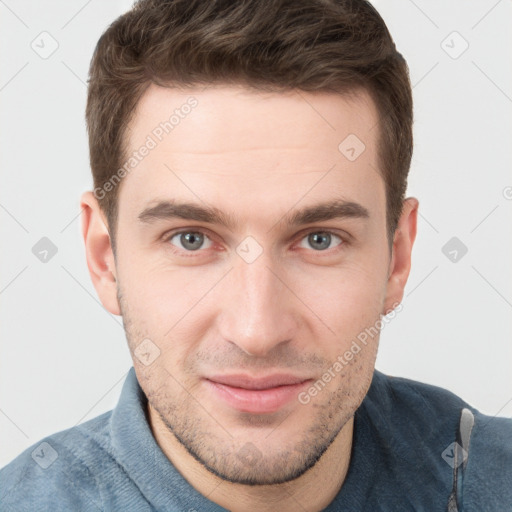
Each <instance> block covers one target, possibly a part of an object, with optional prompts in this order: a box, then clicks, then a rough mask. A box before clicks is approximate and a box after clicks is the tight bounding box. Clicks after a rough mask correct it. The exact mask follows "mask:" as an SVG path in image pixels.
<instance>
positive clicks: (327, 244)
mask: <svg viewBox="0 0 512 512" xmlns="http://www.w3.org/2000/svg"><path fill="white" fill-rule="evenodd" d="M333 242H335V245H340V244H342V243H343V240H342V239H341V238H340V237H339V236H338V235H335V234H334V233H329V232H328V231H315V232H312V233H309V234H308V235H307V236H305V237H304V238H303V239H302V240H301V242H300V244H299V247H303V248H305V249H311V248H312V249H314V250H315V251H325V250H326V249H332V247H334V245H331V244H332V243H333Z"/></svg>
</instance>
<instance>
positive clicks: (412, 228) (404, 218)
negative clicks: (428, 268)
mask: <svg viewBox="0 0 512 512" xmlns="http://www.w3.org/2000/svg"><path fill="white" fill-rule="evenodd" d="M418 206H419V203H418V200H417V199H415V198H414V197H409V198H407V199H406V200H405V201H404V204H403V210H402V215H401V216H400V219H399V221H398V225H397V228H396V230H395V236H394V240H393V249H392V254H391V262H390V265H389V274H388V282H387V288H386V299H385V301H384V309H383V311H382V314H383V315H386V314H387V313H389V312H391V311H392V310H393V309H394V308H395V307H396V306H397V305H398V304H399V303H400V302H401V301H402V298H403V295H404V289H405V285H406V283H407V278H408V277H409V272H410V270H411V253H412V247H413V244H414V240H415V239H416V228H417V217H418Z"/></svg>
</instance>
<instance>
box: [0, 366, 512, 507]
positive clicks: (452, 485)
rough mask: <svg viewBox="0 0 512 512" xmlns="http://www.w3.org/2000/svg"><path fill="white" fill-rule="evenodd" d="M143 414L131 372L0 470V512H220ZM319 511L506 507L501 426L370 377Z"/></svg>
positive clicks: (429, 390) (511, 433)
mask: <svg viewBox="0 0 512 512" xmlns="http://www.w3.org/2000/svg"><path fill="white" fill-rule="evenodd" d="M146 411H147V398H146V396H145V395H144V392H143V391H142V389H141V388H140V386H139V384H138V382H137V378H136V375H135V371H134V369H133V368H131V369H130V371H129V373H128V376H127V377H126V380H125V383H124V386H123V390H122V393H121V396H120V399H119V402H118V404H117V406H116V407H115V409H114V410H113V411H110V412H108V413H105V414H102V415H101V416H98V417H97V418H94V419H92V420H90V421H87V422H86V423H83V424H81V425H78V426H76V427H73V428H70V429H68V430H65V431H62V432H59V433H57V434H53V435H51V436H49V437H47V438H45V439H43V440H42V441H41V442H39V443H36V444H35V445H33V446H31V447H30V448H28V449H27V450H25V451H24V452H23V453H22V454H21V455H19V456H18V457H17V458H16V459H14V460H13V461H12V462H11V463H10V464H8V465H7V466H5V467H4V468H3V469H2V470H1V471H0V510H2V511H16V512H17V511H30V512H32V511H35V510H51V511H56V512H59V511H66V512H69V511H123V512H124V511H130V512H131V511H141V512H142V511H148V512H149V511H155V510H158V511H180V512H193V511H197V512H214V511H215V512H218V511H223V510H225V509H224V508H222V507H220V506H219V505H217V504H215V503H213V502H212V501H210V500H209V499H207V498H206V497H204V496H203V495H201V494H200V493H199V492H198V491H196V490H195V489H194V488H193V487H192V486H191V485H190V484H189V483H188V482H187V481H186V480H185V479H184V478H183V477H182V476H181V474H180V473H179V472H178V471H177V470H176V468H175V467H174V466H173V465H172V463H171V462H170V461H169V460H168V459H167V457H166V456H165V455H164V453H163V452H162V450H161V449H160V448H159V446H158V445H157V443H156V441H155V439H154V437H153V435H152V432H151V429H150V426H149V423H148V418H147V412H146ZM325 510H326V511H328V512H334V511H351V512H359V511H372V512H373V511H388V510H389V511H393V512H400V511H408V512H409V511H428V512H432V511H449V512H482V511H500V512H502V511H505V510H512V420H511V419H506V418H497V417H490V416H486V415H483V414H481V413H480V412H478V411H477V410H476V409H474V408H472V407H470V406H469V405H468V404H467V403H465V402H464V401H463V400H462V399H460V398H459V397H457V396H456V395H454V394H453V393H450V392H449V391H447V390H444V389H441V388H438V387H435V386H431V385H427V384H423V383H420V382H416V381H413V380H409V379H403V378H398V377H390V376H387V375H385V374H383V373H381V372H379V371H377V370H375V372H374V375H373V380H372V384H371V386H370V389H369V391H368V393H367V395H366V397H365V399H364V400H363V402H362V404H361V406H360V407H359V408H358V409H357V411H356V413H355V422H354V439H353V446H352V454H351V460H350V466H349V470H348V473H347V476H346V479H345V481H344V483H343V486H342V487H341V489H340V491H339V493H338V495H337V496H336V498H335V499H334V500H333V502H332V503H331V504H330V505H329V506H328V507H327V508H326V509H325Z"/></svg>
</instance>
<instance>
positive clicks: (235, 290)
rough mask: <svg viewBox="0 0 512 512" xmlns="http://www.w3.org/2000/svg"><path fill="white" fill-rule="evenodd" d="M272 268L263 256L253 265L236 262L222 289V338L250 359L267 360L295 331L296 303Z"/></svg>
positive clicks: (275, 270) (220, 327)
mask: <svg viewBox="0 0 512 512" xmlns="http://www.w3.org/2000/svg"><path fill="white" fill-rule="evenodd" d="M275 267H276V266H275V265H273V264H272V261H271V258H270V257H268V256H266V255H265V254H262V255H261V256H260V257H259V258H258V259H257V260H256V261H254V262H252V263H247V262H245V261H244V260H243V259H241V258H239V259H238V260H237V261H235V264H234V269H233V271H232V272H230V274H229V277H228V279H226V281H225V282H224V285H223V288H224V289H223V293H222V295H221V297H222V299H221V311H220V313H219V316H218V317H217V319H218V327H219V329H220V333H221V336H222V337H223V339H224V340H227V341H229V342H231V343H234V344H235V345H237V346H238V347H239V348H240V349H242V350H243V351H244V352H245V353H246V354H248V355H251V356H256V357H265V356H268V355H269V353H270V352H271V351H272V350H273V349H274V348H275V347H277V346H278V345H281V344H284V343H287V342H289V341H290V340H292V339H293V338H294V336H295V335H296V333H297V330H298V315H297V313H298V312H297V311H295V310H294V307H297V304H296V301H295V303H294V296H293V294H292V293H291V291H290V289H289V288H288V287H287V285H288V286H289V284H288V283H286V277H284V276H282V275H279V274H282V272H279V269H278V268H275ZM219 305H220V304H219Z"/></svg>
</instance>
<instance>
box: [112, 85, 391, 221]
mask: <svg viewBox="0 0 512 512" xmlns="http://www.w3.org/2000/svg"><path fill="white" fill-rule="evenodd" d="M377 115H378V114H377V111H376V108H375V105H374V103H373V101H372V100H371V98H370V96H369V95H368V94H366V93H364V92H363V91H361V92H358V93H353V94H351V95H341V94H334V93H306V92H303V91H290V92H285V93H268V92H255V91H252V90H248V89H245V88H243V87H238V86H208V87H206V88H195V89H188V90H183V89H175V88H162V87H158V86H155V85H152V86H150V87H149V88H148V90H147V91H146V93H145V94H144V96H143V97H142V98H141V100H140V101H139V103H138V105H137V108H136V111H135V113H134V116H133V118H132V120H131V122H130V125H129V127H128V130H127V133H126V142H127V148H128V152H127V155H126V157H127V159H126V162H125V164H127V165H125V168H126V169H125V170H126V171H127V172H126V176H125V178H124V179H123V183H122V187H121V190H120V194H119V212H120V216H121V215H122V211H123V210H127V209H135V208H137V209H139V210H140V209H141V208H142V207H143V206H145V205H146V204H148V203H149V202H151V201H153V202H154V201H155V200H158V199H165V198H178V199H182V200H195V201H206V202H210V203H212V204H215V203H217V202H218V203H222V202H223V201H226V200H229V202H230V204H231V206H233V207H234V208H235V207H238V206H240V207H244V206H245V207H247V204H248V201H249V202H250V204H252V205H253V206H256V207H262V208H265V207H267V206H269V207H271V206H272V205H275V203H276V201H277V202H278V203H280V202H282V203H283V205H284V206H286V204H288V202H290V201H291V202H294V201H297V200H299V199H300V196H304V200H305V201H306V202H307V201H308V199H310V200H311V201H313V200H315V199H318V198H319V197H321V198H324V196H326V195H329V194H330V193H331V195H332V192H335V193H336V197H340V196H341V197H345V196H347V197H346V198H347V199H348V200H358V202H363V203H364V202H366V203H369V202H370V203H371V202H372V201H374V202H375V201H378V200H379V199H382V197H383V191H384V188H383V182H382V179H381V177H380V175H379V173H378V158H377V128H376V126H377V123H378V117H377ZM144 148H147V149H144ZM142 153H144V155H142ZM308 189H309V190H308ZM357 196H358V197H357ZM284 203H286V204H284Z"/></svg>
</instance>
